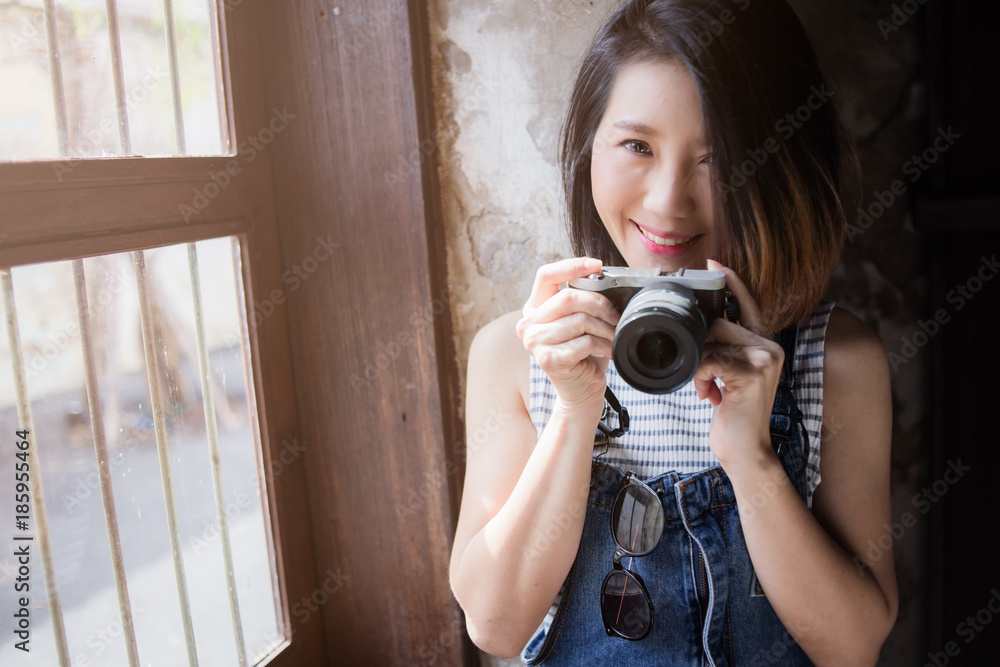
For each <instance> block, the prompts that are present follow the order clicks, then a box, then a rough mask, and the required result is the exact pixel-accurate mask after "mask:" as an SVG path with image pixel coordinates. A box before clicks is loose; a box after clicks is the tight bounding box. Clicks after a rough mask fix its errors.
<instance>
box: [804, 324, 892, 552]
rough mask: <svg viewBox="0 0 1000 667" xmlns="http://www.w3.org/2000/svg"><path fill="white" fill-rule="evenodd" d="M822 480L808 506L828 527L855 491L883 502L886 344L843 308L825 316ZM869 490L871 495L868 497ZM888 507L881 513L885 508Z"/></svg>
mask: <svg viewBox="0 0 1000 667" xmlns="http://www.w3.org/2000/svg"><path fill="white" fill-rule="evenodd" d="M821 442H822V444H821V447H822V449H821V451H822V457H821V460H820V471H821V474H822V482H821V483H820V485H819V486H818V487H817V488H816V492H815V495H814V497H813V509H814V512H815V513H816V514H817V516H818V517H820V518H821V521H824V519H825V521H824V522H825V523H826V525H827V528H831V527H834V526H837V525H838V524H839V525H840V526H841V529H840V530H839V531H836V530H835V531H834V532H835V533H836V532H848V531H846V529H844V528H843V524H844V523H846V522H847V521H848V519H849V517H846V516H845V517H840V518H839V519H837V518H834V517H836V516H837V515H839V514H842V513H843V510H844V508H845V507H850V506H851V505H852V502H853V501H850V500H849V498H851V494H856V493H860V494H861V495H860V497H861V498H866V499H867V500H868V501H869V502H870V501H871V499H872V498H873V497H877V498H878V499H879V500H880V501H883V500H884V501H885V502H886V503H888V487H889V461H890V449H891V443H892V389H891V383H890V374H889V364H888V360H887V355H886V352H885V347H884V346H883V345H882V341H881V340H880V339H879V337H878V335H877V334H876V333H875V331H874V330H873V329H872V328H871V327H870V326H868V325H867V324H865V323H864V322H862V321H861V320H860V319H858V318H857V317H856V316H855V315H853V314H852V313H850V312H849V311H847V310H844V309H842V308H835V309H834V310H833V312H832V313H831V314H830V322H829V324H828V326H827V330H826V344H825V350H824V355H823V430H822V435H821ZM873 494H874V495H873ZM887 507H888V505H886V506H885V508H882V509H884V511H886V512H887V511H888V509H887Z"/></svg>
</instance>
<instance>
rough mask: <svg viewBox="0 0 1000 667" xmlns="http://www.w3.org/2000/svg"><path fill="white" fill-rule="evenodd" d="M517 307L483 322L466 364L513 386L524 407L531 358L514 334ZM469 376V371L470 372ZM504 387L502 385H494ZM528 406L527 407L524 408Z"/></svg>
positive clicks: (518, 317)
mask: <svg viewBox="0 0 1000 667" xmlns="http://www.w3.org/2000/svg"><path fill="white" fill-rule="evenodd" d="M520 319H521V311H520V310H512V311H511V312H509V313H506V314H504V315H501V316H500V317H498V318H496V319H495V320H493V321H492V322H489V323H488V324H486V325H484V326H483V328H482V329H480V330H479V332H478V333H477V334H476V336H475V338H473V340H472V346H471V348H470V349H469V367H470V371H472V370H473V364H475V368H476V369H481V370H482V371H483V372H482V373H480V374H479V376H480V377H482V378H490V380H491V382H497V383H498V384H501V385H506V386H507V387H508V388H516V389H517V391H518V393H519V394H520V396H521V400H522V402H523V403H524V405H525V406H527V405H528V368H529V363H530V357H529V355H528V351H527V350H525V349H524V345H523V343H522V342H521V338H520V336H518V335H517V322H518V320H520ZM470 376H471V372H470ZM497 388H498V389H501V390H503V387H497ZM525 409H527V407H526V408H525Z"/></svg>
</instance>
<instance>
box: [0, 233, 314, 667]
mask: <svg viewBox="0 0 1000 667" xmlns="http://www.w3.org/2000/svg"><path fill="white" fill-rule="evenodd" d="M196 247H197V253H198V266H199V271H200V285H201V293H202V314H203V318H204V328H205V342H206V346H207V352H208V358H209V366H210V368H211V372H210V381H209V386H210V389H211V393H212V396H213V400H214V419H215V422H216V424H217V429H218V447H219V456H220V472H221V481H222V488H223V491H224V496H225V509H224V514H225V516H226V520H227V522H228V529H229V536H230V541H231V544H232V561H233V575H234V577H233V578H234V581H235V586H236V594H237V599H238V607H239V622H240V624H241V627H242V632H243V637H244V641H243V643H244V646H245V647H246V652H247V658H248V660H249V663H250V664H254V663H255V662H257V661H258V660H259V659H260V658H262V657H263V656H265V655H266V654H267V653H268V652H269V651H270V650H271V649H273V648H274V647H275V646H276V645H277V644H278V643H279V642H280V641H281V640H282V637H281V635H282V629H281V627H280V622H279V618H280V617H279V616H278V614H277V611H276V609H277V599H278V591H277V590H276V581H277V579H276V574H275V572H276V570H275V563H274V558H273V548H272V545H271V542H270V537H269V536H270V534H271V532H270V529H269V525H268V524H267V521H268V518H267V517H268V513H267V508H266V493H265V491H264V489H263V488H262V487H263V485H262V484H261V482H260V472H259V471H260V470H261V469H262V468H263V465H262V458H261V451H260V446H259V442H258V436H257V429H256V427H255V424H254V422H253V419H254V414H255V413H254V412H252V411H251V406H252V404H253V401H254V398H253V387H252V383H251V384H250V385H249V386H248V384H247V381H246V374H245V371H244V368H246V367H247V366H245V363H244V358H243V349H244V348H243V346H242V345H241V340H242V339H243V336H242V333H241V331H242V328H241V319H243V318H244V313H243V295H242V294H238V293H237V284H236V279H235V275H236V274H235V272H236V271H238V270H239V267H238V266H234V259H233V248H234V239H232V238H223V239H213V240H210V241H202V242H199V243H197V244H196ZM144 258H145V265H146V271H147V275H148V287H149V299H150V304H151V310H150V312H151V319H152V321H153V328H154V329H155V331H156V334H155V337H156V342H155V345H154V347H155V350H156V355H157V360H158V361H157V363H158V364H159V381H160V386H161V388H162V390H161V396H162V409H163V414H164V421H165V430H164V436H165V439H166V446H167V448H168V452H169V461H170V469H171V474H172V483H173V493H174V501H175V509H176V518H177V527H178V536H177V537H178V540H179V543H180V545H181V552H182V557H183V567H184V571H185V577H186V590H187V595H188V597H189V601H190V610H191V619H192V622H193V629H194V635H195V642H196V647H197V654H198V659H199V662H200V663H201V664H209V665H236V664H237V653H236V639H235V636H236V633H235V630H234V618H233V615H232V614H231V613H230V607H229V598H228V594H227V577H226V567H225V564H224V563H225V561H224V552H223V547H222V544H223V539H222V526H221V521H220V518H219V517H220V515H219V512H218V511H217V506H216V501H215V495H214V481H213V474H212V466H211V456H210V448H209V441H208V435H207V434H208V430H207V428H206V419H205V412H204V408H203V395H202V381H201V371H200V367H199V363H198V337H197V334H196V327H195V308H194V301H193V297H192V289H191V281H190V279H189V275H190V274H189V268H188V254H187V246H186V245H179V246H170V247H164V248H157V249H152V250H147V251H145V252H144ZM237 261H238V260H237ZM83 264H84V270H85V275H86V280H87V292H88V295H87V301H88V304H89V310H90V320H91V330H92V334H91V335H92V347H93V350H94V356H95V361H96V375H97V380H98V382H99V385H100V394H101V396H100V400H101V408H102V411H103V419H104V431H105V434H106V436H105V437H106V439H107V447H108V455H109V465H110V468H111V478H112V482H113V487H114V497H115V506H116V514H117V518H118V524H119V531H120V536H121V548H122V554H123V561H124V566H125V573H126V576H127V586H128V593H129V599H130V602H131V606H132V615H133V618H134V622H135V628H136V641H137V648H138V654H139V658H140V661H141V663H142V664H186V648H185V639H184V629H183V624H182V616H181V605H180V602H179V599H180V598H179V594H178V584H177V577H176V576H175V569H174V563H173V559H172V556H171V553H172V552H171V542H170V535H169V531H168V528H167V506H166V501H165V495H164V491H163V482H162V477H161V467H160V464H159V458H158V450H157V439H156V432H155V428H154V425H155V422H154V412H153V409H152V405H151V399H150V387H149V378H150V372H149V370H148V367H147V360H146V357H145V352H144V344H143V333H142V328H141V325H140V321H141V318H140V312H139V295H138V289H137V278H136V273H135V270H134V265H133V258H132V254H131V253H122V254H115V255H106V256H101V257H92V258H87V259H85V260H84V262H83ZM11 277H12V281H13V285H14V296H15V305H16V310H17V319H18V330H19V333H20V337H21V354H22V356H23V359H24V364H25V367H26V373H27V385H28V398H29V400H30V403H31V409H32V413H33V422H34V431H33V433H32V438H31V443H32V446H33V447H35V448H36V450H35V451H36V452H37V453H38V456H39V466H40V468H41V474H42V480H43V483H44V494H45V502H46V508H47V514H48V520H49V531H50V539H51V543H52V551H53V559H54V564H55V570H56V579H57V586H58V592H59V595H60V598H61V603H62V611H63V618H64V624H65V627H66V635H67V642H68V647H69V655H70V657H71V658H72V660H73V664H91V665H119V664H121V665H125V664H127V659H126V652H125V641H124V637H123V632H122V622H121V615H120V613H119V606H118V598H117V593H116V588H115V581H114V575H113V570H112V565H111V548H110V547H109V542H108V536H107V531H106V526H105V515H104V506H103V502H102V495H101V489H100V481H99V476H98V465H97V460H96V455H95V448H94V442H93V435H92V428H91V418H90V410H89V407H88V402H87V392H86V374H85V368H84V352H83V344H82V340H81V333H80V330H79V327H78V326H77V322H78V319H77V310H76V308H77V307H76V297H75V287H74V280H73V265H72V262H54V263H47V264H35V265H30V266H18V267H14V268H13V269H12V271H11ZM243 321H245V319H243ZM154 377H155V376H154ZM16 401H17V398H16V396H15V391H14V384H13V374H12V371H11V358H10V349H9V345H8V342H7V336H6V333H4V334H3V335H0V433H4V434H7V436H9V437H7V436H5V437H2V438H0V460H3V461H8V462H10V461H12V460H13V459H14V451H15V450H14V447H13V444H12V443H13V433H14V431H15V430H16V429H17V428H19V427H20V424H18V414H17V407H16V406H17V403H16ZM296 444H297V443H287V449H288V450H289V452H290V455H291V456H295V455H297V454H298V452H299V449H298V447H297V446H296ZM272 472H274V473H276V474H280V471H277V470H275V471H272ZM5 488H6V487H5ZM10 496H11V494H9V493H4V494H0V521H2V522H4V523H3V525H7V526H12V525H14V506H13V498H12V497H10ZM32 529H34V524H32ZM36 544H37V542H36ZM12 565H14V563H13V561H12V560H10V559H8V560H7V561H4V560H3V558H2V557H0V582H2V585H0V609H13V608H14V604H15V600H14V599H13V595H14V592H13V586H12V585H11V584H10V582H11V581H12V579H11V576H12V572H13V570H12V569H11V566H12ZM31 604H32V625H31V629H32V643H31V647H32V651H31V653H30V654H24V653H22V652H20V651H17V650H16V649H14V647H13V642H11V641H6V642H2V643H0V665H6V664H17V665H25V666H27V665H39V666H42V665H53V664H57V663H56V654H55V646H54V642H53V636H52V634H53V633H52V626H51V621H50V617H49V613H50V610H49V609H48V605H47V600H46V597H45V592H44V586H43V579H42V568H41V562H40V560H37V559H36V560H35V562H34V564H33V568H32V595H31ZM8 625H9V621H8V622H7V623H4V624H3V626H4V627H7V626H8ZM8 636H12V635H11V634H10V633H9V632H8Z"/></svg>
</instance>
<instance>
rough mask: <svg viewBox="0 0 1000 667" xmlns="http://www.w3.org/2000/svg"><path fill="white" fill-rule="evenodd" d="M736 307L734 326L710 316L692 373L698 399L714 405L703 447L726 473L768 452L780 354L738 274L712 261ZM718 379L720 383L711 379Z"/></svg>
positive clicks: (779, 346)
mask: <svg viewBox="0 0 1000 667" xmlns="http://www.w3.org/2000/svg"><path fill="white" fill-rule="evenodd" d="M708 268H709V270H712V271H723V272H724V273H725V274H726V287H727V288H728V289H729V291H730V292H731V293H732V294H733V296H734V297H736V300H737V302H738V303H739V307H740V323H741V324H742V326H741V325H740V324H736V323H734V322H729V321H727V320H724V319H722V318H716V319H715V320H714V321H713V322H712V324H711V326H709V329H708V336H707V338H706V343H705V349H704V351H703V352H702V355H701V365H700V366H699V367H698V371H697V372H696V373H695V375H694V384H695V389H696V390H697V392H698V398H700V399H702V400H704V399H706V398H707V399H708V400H709V401H711V403H712V405H715V406H718V407H719V409H718V410H717V411H716V413H715V418H714V419H713V421H712V427H711V430H710V431H709V446H710V447H711V449H712V453H713V454H714V455H715V458H717V459H718V460H719V463H720V464H722V467H723V468H724V469H726V472H727V473H728V472H731V470H732V469H734V468H738V467H740V466H741V465H743V464H744V463H748V464H749V463H753V462H756V461H760V459H761V457H762V456H766V455H768V454H773V450H772V449H771V429H770V423H771V410H772V407H773V405H774V397H775V394H776V393H777V390H778V383H779V381H780V380H781V367H782V364H783V363H784V359H785V352H784V350H783V349H782V347H781V345H779V344H778V343H776V342H775V341H773V340H771V338H770V336H769V334H768V333H767V332H766V331H764V329H763V327H762V326H761V323H760V309H759V308H758V307H757V302H756V301H755V300H754V298H753V297H752V296H751V295H750V291H749V290H748V289H747V287H746V285H744V284H743V281H742V280H740V277H739V276H737V275H736V273H735V272H734V271H733V270H732V269H729V268H726V267H724V266H723V265H722V264H719V263H718V262H716V261H714V260H711V259H710V260H708ZM715 378H720V379H721V380H722V382H723V384H724V387H722V388H720V387H718V386H717V385H716V383H715Z"/></svg>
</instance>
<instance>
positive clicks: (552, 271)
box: [524, 257, 601, 315]
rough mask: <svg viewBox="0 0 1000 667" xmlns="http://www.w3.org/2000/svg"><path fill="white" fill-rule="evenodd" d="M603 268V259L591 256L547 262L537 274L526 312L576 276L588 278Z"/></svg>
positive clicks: (543, 301) (537, 305) (546, 299)
mask: <svg viewBox="0 0 1000 667" xmlns="http://www.w3.org/2000/svg"><path fill="white" fill-rule="evenodd" d="M600 270H601V260H599V259H592V258H590V257H575V258H572V259H564V260H562V261H560V262H553V263H552V264H546V265H545V266H543V267H541V268H540V269H538V272H537V273H536V274H535V283H534V285H533V286H532V288H531V296H530V297H529V298H528V302H527V303H526V304H525V305H524V314H525V315H528V312H529V310H533V309H535V308H538V307H539V306H541V305H542V304H543V303H545V302H546V301H548V300H549V298H550V297H552V296H553V295H555V294H556V292H558V291H559V286H560V285H562V284H563V283H565V282H568V281H570V280H575V279H576V278H586V277H587V276H589V275H590V274H592V273H597V272H598V271H600Z"/></svg>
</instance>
